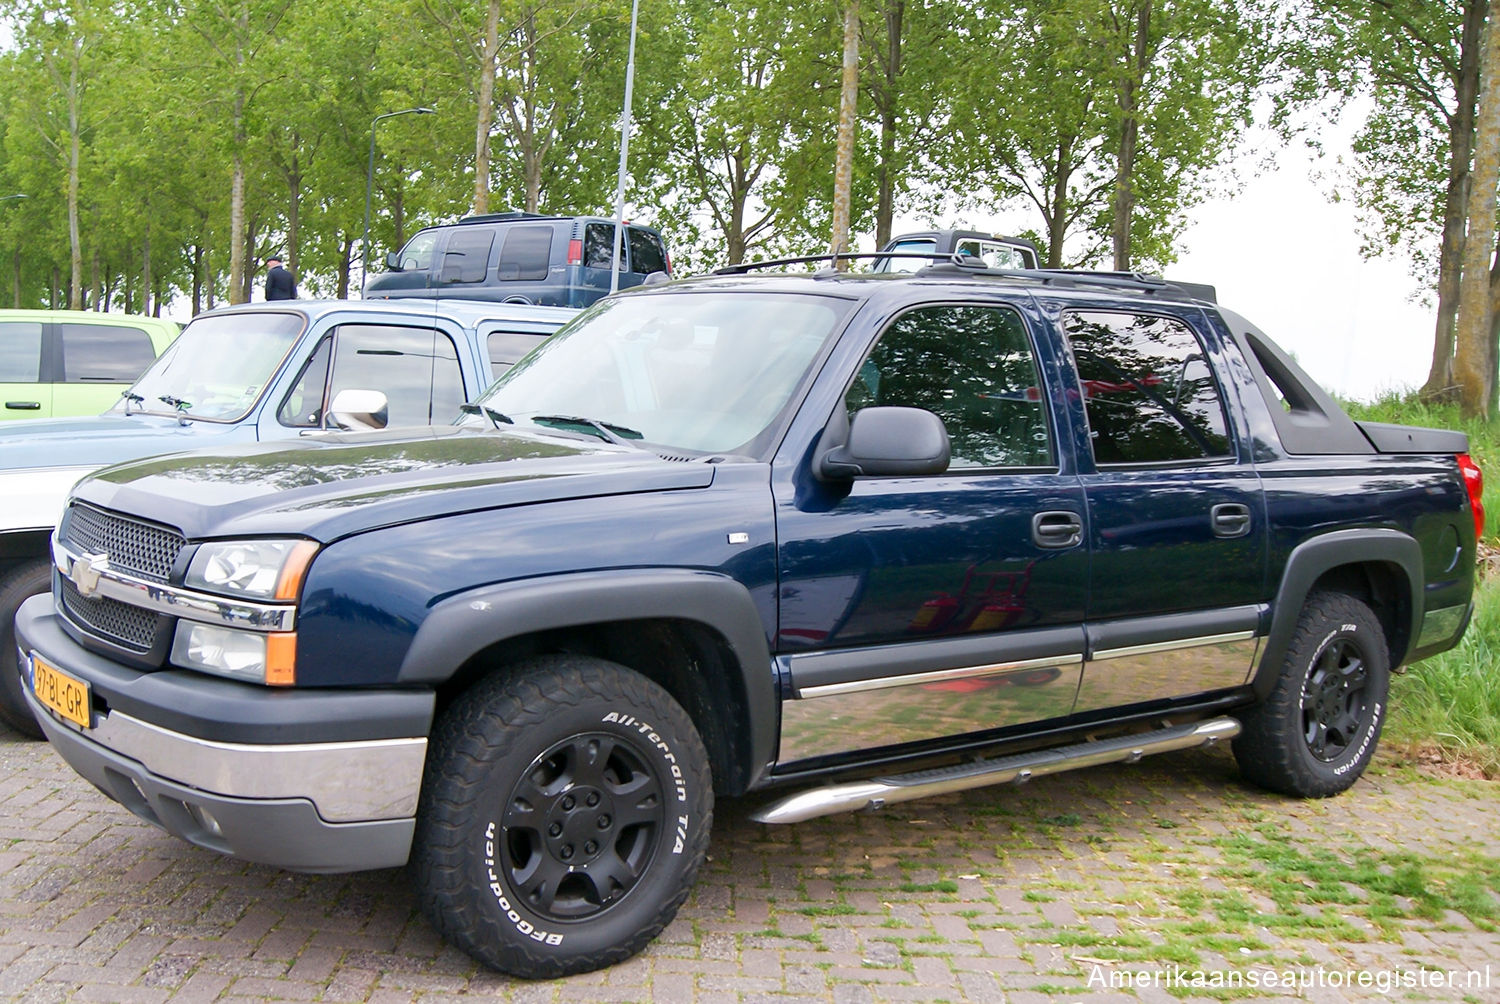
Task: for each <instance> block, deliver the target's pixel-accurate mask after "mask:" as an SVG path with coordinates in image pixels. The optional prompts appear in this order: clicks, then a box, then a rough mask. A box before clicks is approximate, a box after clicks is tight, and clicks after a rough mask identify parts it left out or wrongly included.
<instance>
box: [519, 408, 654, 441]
mask: <svg viewBox="0 0 1500 1004" xmlns="http://www.w3.org/2000/svg"><path fill="white" fill-rule="evenodd" d="M531 420H532V421H533V422H535V423H536V424H537V425H549V424H556V425H563V426H567V425H581V426H583V429H581V430H579V431H587V432H592V433H593V434H594V435H596V436H598V437H599V438H600V439H602V440H604V441H605V442H606V443H614V444H615V445H616V446H634V445H635V444H634V443H632V442H631V440H632V439H644V438H645V435H644V434H643V433H640V432H637V431H636V430H634V429H629V428H626V427H625V426H623V425H615V424H614V423H613V422H601V421H599V420H598V419H595V418H583V417H580V416H578V415H532V416H531Z"/></svg>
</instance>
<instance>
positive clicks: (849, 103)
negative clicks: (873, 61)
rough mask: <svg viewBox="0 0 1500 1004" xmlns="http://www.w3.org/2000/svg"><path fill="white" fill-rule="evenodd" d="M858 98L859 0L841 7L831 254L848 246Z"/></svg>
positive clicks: (842, 250) (846, 249)
mask: <svg viewBox="0 0 1500 1004" xmlns="http://www.w3.org/2000/svg"><path fill="white" fill-rule="evenodd" d="M858 99H859V0H846V3H845V7H844V73H843V80H842V86H841V87H840V90H839V133H838V146H837V149H836V152H835V154H834V166H833V236H832V237H831V239H830V240H829V245H828V249H829V251H830V252H831V253H833V254H839V253H841V252H845V251H848V250H849V204H850V201H851V200H852V194H853V193H852V188H853V184H854V115H855V105H856V104H857V102H858Z"/></svg>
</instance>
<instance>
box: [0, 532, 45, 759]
mask: <svg viewBox="0 0 1500 1004" xmlns="http://www.w3.org/2000/svg"><path fill="white" fill-rule="evenodd" d="M51 588H52V565H51V563H50V562H47V561H28V562H26V563H25V564H21V565H17V566H15V567H14V568H12V569H10V570H9V571H7V572H6V573H5V575H4V577H3V578H0V721H4V722H5V724H6V725H9V726H10V727H11V728H13V729H15V730H16V731H17V732H19V733H21V734H22V735H23V736H26V737H28V738H30V739H41V738H43V736H42V727H41V726H40V725H38V724H37V723H36V719H35V718H34V717H32V714H31V708H29V707H28V706H27V705H26V698H25V697H24V696H23V695H22V693H21V667H20V666H19V665H18V664H17V662H16V611H17V610H18V609H20V606H21V604H22V603H23V602H25V601H26V600H28V599H30V598H31V597H33V596H37V595H40V594H41V593H45V592H47V590H49V589H51Z"/></svg>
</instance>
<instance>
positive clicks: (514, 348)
mask: <svg viewBox="0 0 1500 1004" xmlns="http://www.w3.org/2000/svg"><path fill="white" fill-rule="evenodd" d="M546 337H547V336H546V335H533V334H527V333H524V332H520V331H492V332H490V334H489V337H488V338H486V339H485V346H486V348H488V350H489V354H490V370H491V371H492V373H493V375H494V376H497V377H498V376H499V375H500V374H502V373H504V372H505V371H506V370H508V369H510V368H511V367H512V366H514V365H515V364H516V363H518V362H520V361H521V357H522V356H524V355H525V354H526V353H528V352H530V351H531V350H532V349H534V348H536V347H537V346H538V345H540V344H541V343H542V340H543V339H544V338H546Z"/></svg>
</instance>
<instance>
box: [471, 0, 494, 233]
mask: <svg viewBox="0 0 1500 1004" xmlns="http://www.w3.org/2000/svg"><path fill="white" fill-rule="evenodd" d="M499 49H500V0H490V3H489V8H488V9H487V10H486V11H485V15H484V51H483V53H481V55H480V59H479V108H478V114H477V115H476V116H475V123H474V215H475V216H478V215H479V214H480V213H487V212H489V211H490V130H491V129H492V128H494V125H495V60H496V58H497V57H498V55H499Z"/></svg>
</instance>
